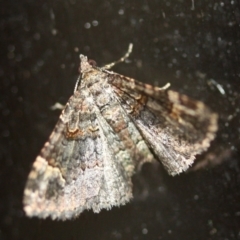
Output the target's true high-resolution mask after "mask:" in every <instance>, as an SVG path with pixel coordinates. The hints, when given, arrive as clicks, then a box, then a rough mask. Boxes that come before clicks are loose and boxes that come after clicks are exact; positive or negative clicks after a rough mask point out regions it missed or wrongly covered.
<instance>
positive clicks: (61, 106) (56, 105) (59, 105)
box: [50, 102, 65, 111]
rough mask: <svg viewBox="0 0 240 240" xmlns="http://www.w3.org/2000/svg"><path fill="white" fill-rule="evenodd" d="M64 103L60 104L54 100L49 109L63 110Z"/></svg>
mask: <svg viewBox="0 0 240 240" xmlns="http://www.w3.org/2000/svg"><path fill="white" fill-rule="evenodd" d="M64 107H65V105H62V104H61V103H58V102H56V103H55V104H54V105H52V106H51V107H50V109H51V110H53V111H55V110H63V109H64Z"/></svg>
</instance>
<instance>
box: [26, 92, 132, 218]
mask: <svg viewBox="0 0 240 240" xmlns="http://www.w3.org/2000/svg"><path fill="white" fill-rule="evenodd" d="M87 95H89V94H88V93H87V92H85V93H84V92H81V93H80V92H78V91H77V92H75V93H74V95H73V96H72V97H71V98H70V100H69V102H68V103H67V105H66V107H65V109H64V110H63V112H62V114H61V116H60V119H59V121H58V123H57V125H56V127H55V129H54V131H53V133H52V134H51V136H50V138H49V140H48V142H46V143H45V145H44V147H43V149H42V150H41V153H40V154H39V156H37V158H36V160H35V162H34V164H33V167H32V170H31V172H30V174H29V176H28V180H27V183H26V187H25V190H24V199H23V204H24V210H25V212H26V214H27V215H28V216H30V217H32V216H37V217H39V218H46V217H51V218H52V219H61V220H65V219H70V218H74V217H76V216H78V215H79V214H80V213H81V212H82V211H84V210H85V209H92V210H93V211H94V212H99V211H100V210H101V209H103V208H105V209H110V208H111V207H112V206H119V205H122V204H125V203H126V202H128V201H129V199H130V198H131V197H132V183H131V177H130V176H129V175H128V173H127V171H125V169H124V166H122V164H121V163H122V162H121V161H119V159H118V157H117V156H116V153H115V152H114V149H113V147H112V146H113V145H114V146H116V147H118V148H123V146H122V145H121V144H122V143H121V141H119V139H117V136H115V135H114V134H113V133H112V132H111V131H110V129H109V125H108V124H107V123H106V121H105V120H104V119H103V118H102V117H101V115H100V114H99V112H98V111H94V106H92V105H91V104H89V103H88V101H87V100H86V98H85V97H86V96H87ZM119 145H120V146H119Z"/></svg>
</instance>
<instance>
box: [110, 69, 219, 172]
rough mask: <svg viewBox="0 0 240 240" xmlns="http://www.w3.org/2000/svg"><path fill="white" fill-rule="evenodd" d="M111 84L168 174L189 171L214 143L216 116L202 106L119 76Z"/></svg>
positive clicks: (168, 92) (113, 78)
mask: <svg viewBox="0 0 240 240" xmlns="http://www.w3.org/2000/svg"><path fill="white" fill-rule="evenodd" d="M109 83H110V84H112V86H113V88H114V89H115V92H116V93H117V95H118V99H119V101H120V102H121V104H122V106H123V107H124V108H125V109H126V111H127V112H128V113H129V115H130V116H131V118H132V120H133V121H134V123H135V124H136V126H137V128H138V129H139V131H140V133H141V134H142V136H143V138H144V139H145V141H146V142H147V144H148V145H149V147H150V148H151V149H152V150H153V151H154V152H155V154H156V155H157V156H158V157H159V159H160V160H161V162H162V163H163V165H164V167H165V168H166V169H167V171H168V173H169V174H171V175H176V174H179V173H181V172H183V171H185V170H187V169H188V167H189V166H190V165H191V164H192V163H193V161H194V159H195V156H196V155H197V154H200V153H202V152H203V151H205V150H207V148H208V147H209V145H210V142H211V141H212V140H213V139H214V137H215V133H216V131H217V114H215V113H213V112H212V111H211V110H210V109H209V108H208V107H207V106H206V105H205V104H203V103H202V102H200V101H196V100H193V99H191V98H189V97H187V96H186V95H182V94H179V93H177V92H174V91H170V90H164V89H161V88H158V87H153V86H151V85H148V84H144V83H141V82H138V81H135V80H134V79H130V78H127V77H124V76H121V75H119V74H114V73H112V74H109Z"/></svg>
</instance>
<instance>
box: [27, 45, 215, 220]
mask: <svg viewBox="0 0 240 240" xmlns="http://www.w3.org/2000/svg"><path fill="white" fill-rule="evenodd" d="M131 51H132V44H130V45H129V49H128V51H127V53H126V54H125V55H124V56H123V57H122V58H121V59H119V60H118V61H116V62H113V63H111V64H108V65H106V66H104V67H101V68H99V67H97V66H96V64H95V62H94V61H90V60H88V58H87V57H86V56H83V55H80V67H79V72H80V77H79V81H78V82H77V84H76V87H75V90H74V93H73V95H72V96H71V97H70V99H69V101H68V102H67V104H66V106H65V107H64V109H63V110H62V113H61V115H60V117H59V120H58V122H57V124H56V126H55V128H54V130H53V132H52V134H51V135H50V137H49V139H48V141H47V142H46V143H45V145H44V146H43V148H42V150H41V152H40V153H39V155H38V156H37V158H36V160H35V162H34V163H33V166H32V170H31V172H30V174H29V176H28V180H27V183H26V187H25V190H24V197H23V205H24V210H25V212H26V215H27V216H29V217H33V216H37V217H39V218H47V217H51V218H52V219H61V220H66V219H72V218H75V217H77V216H78V215H79V214H80V213H81V212H83V211H84V210H85V209H92V210H93V211H94V212H95V213H98V212H100V210H101V209H111V208H112V207H113V206H120V205H124V204H126V203H127V202H129V201H130V199H131V198H132V181H131V177H132V176H133V174H134V173H136V172H137V171H138V170H139V169H140V168H141V166H142V164H143V163H145V162H152V161H154V156H157V157H158V158H159V160H160V161H161V162H162V164H163V166H164V167H165V169H166V170H167V171H168V173H169V174H170V175H172V176H174V175H176V174H179V173H181V172H184V171H186V170H187V169H188V168H189V167H190V166H191V165H192V163H193V162H194V159H195V157H196V155H197V154H201V153H202V152H203V151H205V150H207V149H208V147H209V145H210V142H211V141H212V140H213V139H214V137H215V134H216V131H217V126H218V124H217V119H218V116H217V114H216V113H213V112H212V111H211V110H210V109H209V108H208V107H207V106H206V105H205V104H204V103H202V102H200V101H196V100H193V99H191V98H189V97H187V96H185V95H182V94H179V93H178V92H175V91H171V90H169V89H168V87H169V85H168V84H167V85H166V86H165V87H163V88H159V87H155V86H151V85H149V84H144V83H141V82H139V81H136V80H135V79H132V78H129V77H126V76H123V75H120V74H118V73H115V72H112V71H110V70H109V69H110V68H112V67H113V66H114V65H115V64H117V63H119V62H123V61H125V59H126V58H128V57H129V55H130V53H131Z"/></svg>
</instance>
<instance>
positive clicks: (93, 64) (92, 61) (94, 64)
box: [88, 59, 97, 67]
mask: <svg viewBox="0 0 240 240" xmlns="http://www.w3.org/2000/svg"><path fill="white" fill-rule="evenodd" d="M88 63H89V64H90V65H91V66H93V67H96V66H97V63H96V61H94V60H92V59H89V60H88Z"/></svg>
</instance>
